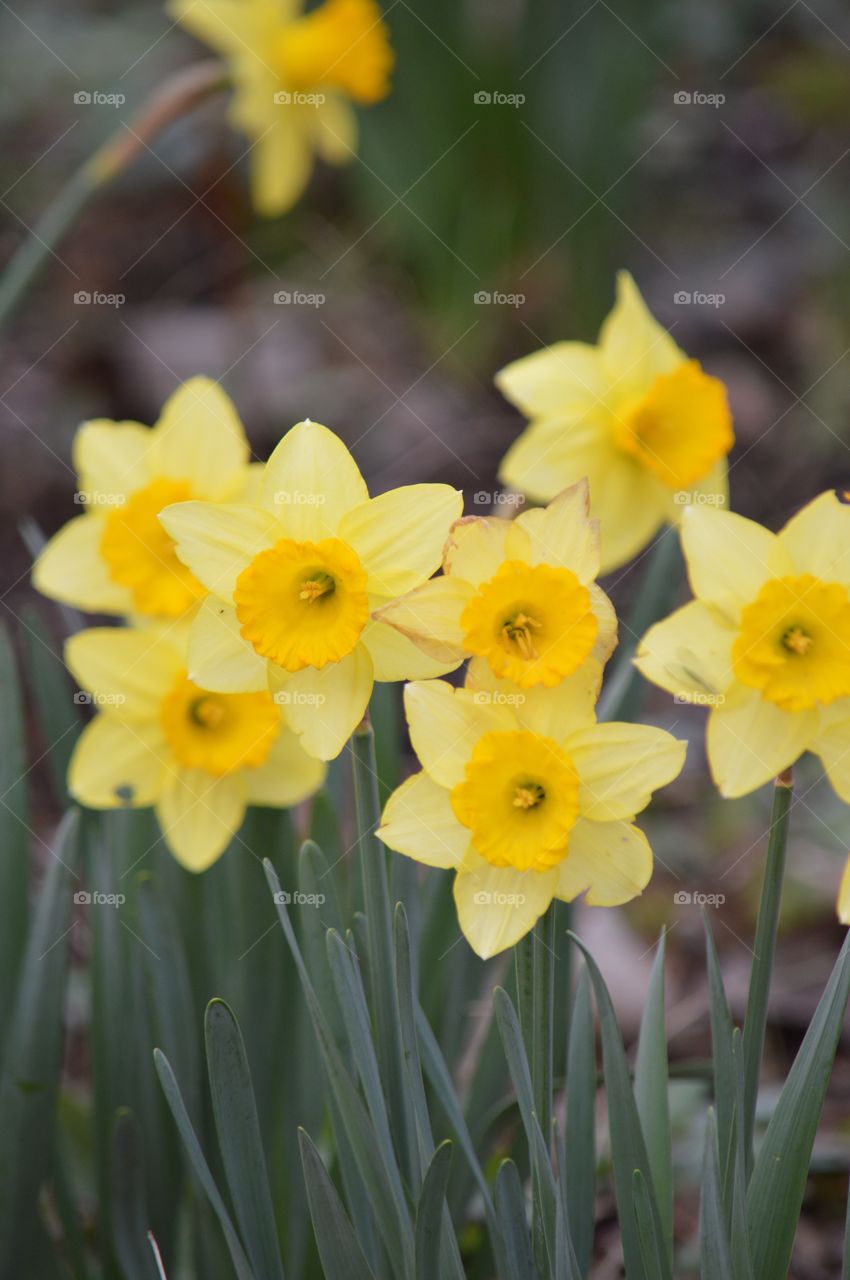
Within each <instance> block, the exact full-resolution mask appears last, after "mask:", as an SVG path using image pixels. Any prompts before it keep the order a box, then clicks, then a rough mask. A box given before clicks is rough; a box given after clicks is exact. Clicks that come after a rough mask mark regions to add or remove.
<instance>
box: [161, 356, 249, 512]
mask: <svg viewBox="0 0 850 1280" xmlns="http://www.w3.org/2000/svg"><path fill="white" fill-rule="evenodd" d="M154 435H155V437H156V451H157V467H158V470H159V474H160V475H165V476H170V477H171V478H172V479H175V480H189V481H190V482H191V484H192V489H193V491H194V493H196V494H197V495H198V496H199V497H202V498H215V499H219V500H222V499H226V498H230V497H232V496H233V495H234V493H235V492H236V491H237V490H238V489H239V488H240V487H241V484H242V468H243V467H245V466H247V463H248V458H249V449H248V441H247V439H246V438H245V430H244V428H243V426H242V423H241V422H240V420H239V415H238V414H237V412H236V409H235V408H234V406H233V403H232V401H231V400H230V398H229V396H227V395H226V394H225V392H224V391H223V390H222V389H221V387H220V386H219V385H218V383H217V382H213V380H212V379H211V378H190V379H189V381H188V382H184V383H183V384H182V386H180V387H178V388H177V390H176V391H175V392H174V394H173V395H172V396H170V397H169V399H168V400H167V401H166V402H165V405H164V406H163V409H162V413H161V415H160V419H159V422H158V423H157V424H156V426H155V427H154Z"/></svg>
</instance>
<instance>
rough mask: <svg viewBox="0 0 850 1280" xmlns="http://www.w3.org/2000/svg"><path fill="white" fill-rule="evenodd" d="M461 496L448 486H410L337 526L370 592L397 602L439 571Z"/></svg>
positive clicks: (346, 517)
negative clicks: (363, 574) (351, 551)
mask: <svg viewBox="0 0 850 1280" xmlns="http://www.w3.org/2000/svg"><path fill="white" fill-rule="evenodd" d="M462 510H463V494H462V493H461V492H460V491H459V490H457V489H453V488H452V487H451V485H447V484H409V485H405V486H404V487H403V488H401V489H390V490H389V492H388V493H382V494H381V495H380V496H379V497H377V498H372V499H371V500H370V501H368V502H364V503H362V504H361V505H360V506H357V507H354V508H353V509H352V510H351V511H349V512H348V513H347V514H346V515H344V516H343V518H342V520H341V521H340V523H339V531H338V532H339V537H340V538H342V540H343V541H344V542H347V543H349V545H350V546H352V547H353V548H354V550H355V551H356V552H357V554H358V556H359V557H360V562H361V564H362V565H363V568H364V569H365V570H366V573H367V574H368V575H369V591H370V592H371V593H373V594H375V595H379V596H400V595H403V594H404V593H405V591H412V590H413V588H414V587H418V586H419V585H420V583H422V582H424V581H425V579H426V578H429V577H430V576H431V574H432V573H433V572H434V571H435V569H437V568H439V565H440V560H441V558H442V554H443V547H444V545H445V541H446V538H447V537H448V533H449V528H450V526H451V524H452V522H453V521H454V520H457V519H458V518H459V517H460V514H461V512H462Z"/></svg>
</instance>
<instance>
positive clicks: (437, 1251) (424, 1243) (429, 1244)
mask: <svg viewBox="0 0 850 1280" xmlns="http://www.w3.org/2000/svg"><path fill="white" fill-rule="evenodd" d="M451 1167H452V1144H451V1142H448V1141H446V1142H443V1143H441V1144H440V1146H439V1147H438V1148H437V1150H436V1151H435V1152H434V1158H433V1159H432V1161H431V1163H430V1165H429V1166H428V1169H427V1171H426V1173H425V1178H424V1181H423V1183H422V1191H421V1192H420V1195H419V1203H418V1205H417V1206H416V1280H431V1277H433V1276H445V1277H446V1280H448V1274H449V1273H448V1272H447V1271H446V1268H445V1266H444V1265H443V1261H442V1243H441V1241H442V1223H443V1213H444V1210H445V1205H446V1186H447V1184H448V1181H449V1173H450V1171H451ZM449 1265H451V1263H450V1264H449ZM452 1274H453V1275H454V1276H458V1275H459V1276H460V1280H463V1268H462V1267H460V1266H459V1262H458V1269H457V1270H453V1272H452Z"/></svg>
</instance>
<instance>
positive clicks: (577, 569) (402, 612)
mask: <svg viewBox="0 0 850 1280" xmlns="http://www.w3.org/2000/svg"><path fill="white" fill-rule="evenodd" d="M598 572H599V529H598V522H597V521H595V520H590V519H589V518H588V492H587V482H586V481H581V482H580V483H579V484H577V485H573V486H572V488H570V489H566V490H564V492H563V493H562V494H560V495H559V496H558V497H557V498H556V499H555V500H554V501H553V502H551V503H550V504H549V506H548V507H546V508H544V509H541V508H537V509H536V510H533V511H524V512H522V514H521V515H519V516H517V518H516V519H515V520H503V519H499V518H497V517H489V516H488V517H482V516H469V517H466V518H464V519H462V520H459V521H458V522H457V524H455V525H454V526H453V527H452V530H451V533H450V535H449V539H448V542H447V543H446V546H445V549H444V554H443V575H442V577H439V578H433V579H432V580H431V581H430V582H426V583H425V584H424V585H423V586H421V587H419V588H417V590H416V591H412V592H410V594H409V595H406V596H403V597H402V598H401V599H400V600H396V601H395V602H394V603H392V604H390V605H387V606H385V608H383V609H381V610H379V611H378V613H377V614H376V617H378V618H380V619H381V620H382V621H384V622H389V623H390V624H391V625H392V626H394V627H397V628H398V630H399V631H401V632H402V633H403V634H404V635H407V636H409V637H410V639H411V640H413V641H415V643H416V644H418V645H419V646H420V647H421V648H422V649H423V650H424V652H426V653H430V654H431V655H432V656H434V657H436V658H446V659H453V660H454V661H455V662H456V663H459V662H461V661H462V660H463V658H465V657H471V656H478V657H480V658H482V659H483V660H484V661H486V663H487V664H488V666H489V668H490V671H491V673H492V674H493V675H494V676H496V677H498V678H503V679H506V680H511V681H512V682H513V683H514V684H516V685H517V686H518V687H519V688H521V689H530V688H533V687H534V686H536V685H542V686H545V687H546V688H551V687H553V686H554V685H557V684H560V682H561V681H562V680H563V679H564V678H565V677H566V676H569V675H572V674H573V672H575V671H576V670H577V669H578V668H579V667H580V666H581V664H582V663H583V662H584V661H585V660H586V659H588V658H590V657H591V656H593V657H595V658H597V659H599V661H600V662H604V661H605V660H606V659H607V658H608V657H609V655H610V654H611V651H612V650H613V648H614V646H615V644H616V641H617V620H616V617H615V614H614V610H613V609H612V607H611V604H610V602H609V600H608V597H607V596H606V595H605V594H604V592H603V591H602V590H601V589H600V588H599V587H598V586H597V585H596V583H595V582H594V578H595V577H596V575H597V573H598Z"/></svg>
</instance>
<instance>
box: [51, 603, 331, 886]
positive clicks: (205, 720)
mask: <svg viewBox="0 0 850 1280" xmlns="http://www.w3.org/2000/svg"><path fill="white" fill-rule="evenodd" d="M186 640H187V634H186V629H185V628H184V627H181V626H173V625H172V626H171V627H170V628H169V629H168V630H167V631H166V630H165V629H159V630H156V629H151V630H143V629H141V628H124V627H97V628H94V629H92V630H90V631H80V632H78V633H77V634H76V635H75V636H72V637H71V639H70V640H69V641H68V643H67V646H66V650H65V657H66V661H67V663H68V666H69V667H70V669H71V671H72V673H73V674H74V676H75V678H76V679H77V680H78V681H79V683H80V687H81V689H82V690H85V691H87V692H88V694H89V695H90V697H91V700H92V703H93V704H94V705H95V706H96V707H97V714H96V715H95V717H94V719H93V720H92V721H91V722H90V723H89V724H88V725H87V726H86V728H85V729H84V730H83V733H82V736H81V737H80V739H79V741H78V742H77V745H76V747H75V748H74V754H73V756H72V758H71V765H70V769H69V776H68V786H69V790H70V792H71V794H72V795H73V796H75V797H76V799H77V800H79V801H80V802H81V803H82V804H84V805H88V806H89V807H90V808H92V809H116V808H121V807H122V806H124V805H130V806H132V807H133V808H139V807H147V806H149V805H153V806H155V809H156V815H157V818H158V820H159V825H160V828H161V830H162V835H163V839H164V840H165V842H166V844H167V845H168V847H169V849H170V850H171V852H172V853H173V854H174V856H175V858H176V859H177V860H178V862H180V863H182V865H183V866H184V867H186V868H187V869H188V870H189V871H204V870H205V869H206V868H207V867H208V866H209V865H210V864H211V863H212V862H215V860H216V858H218V857H219V856H220V855H221V854H222V853H223V852H224V850H225V849H226V848H227V845H228V844H229V843H230V840H231V838H232V836H233V835H234V833H235V832H236V831H238V830H239V827H240V826H241V824H242V819H243V817H244V816H245V807H246V805H249V804H257V805H269V806H272V807H276V808H279V807H284V806H289V805H294V804H298V803H299V802H300V801H301V800H305V799H306V798H307V797H308V796H310V795H312V793H313V792H314V791H315V790H316V788H317V787H320V786H321V784H322V781H323V779H324V776H325V766H324V765H323V764H322V763H321V762H320V761H318V760H314V759H312V758H311V757H310V756H308V755H307V753H306V752H305V751H304V750H303V749H302V747H301V745H300V743H299V741H298V738H297V737H296V736H295V734H294V733H292V731H291V730H290V729H288V728H287V727H286V725H285V723H284V719H283V708H282V707H280V706H278V705H277V704H276V703H275V700H274V698H273V697H272V695H271V693H269V692H268V690H265V691H264V692H257V693H236V694H220V693H211V692H210V691H209V690H206V689H203V688H201V687H200V686H199V685H197V684H196V683H195V681H193V680H190V679H189V676H188V674H187V670H186Z"/></svg>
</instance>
